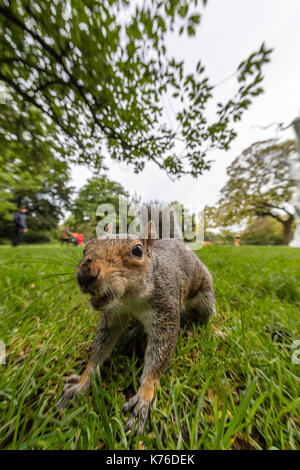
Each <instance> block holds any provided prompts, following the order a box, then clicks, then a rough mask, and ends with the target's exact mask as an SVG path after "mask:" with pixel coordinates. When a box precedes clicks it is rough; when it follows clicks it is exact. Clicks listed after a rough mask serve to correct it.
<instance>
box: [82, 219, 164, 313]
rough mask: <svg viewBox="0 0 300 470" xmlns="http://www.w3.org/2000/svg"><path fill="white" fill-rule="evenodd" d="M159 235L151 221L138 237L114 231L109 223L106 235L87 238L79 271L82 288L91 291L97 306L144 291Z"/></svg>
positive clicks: (85, 291) (94, 303)
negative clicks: (88, 239)
mask: <svg viewBox="0 0 300 470" xmlns="http://www.w3.org/2000/svg"><path fill="white" fill-rule="evenodd" d="M156 238H157V235H156V231H155V227H154V223H153V222H152V221H150V222H148V224H147V226H146V228H145V230H144V231H143V232H142V234H141V236H140V238H139V239H133V238H130V237H129V236H127V237H126V238H123V236H120V235H119V236H117V235H112V226H111V225H109V226H108V229H107V230H106V233H105V235H104V236H103V237H101V238H94V239H92V240H90V241H88V242H87V244H86V247H85V250H84V254H83V258H82V260H81V262H80V263H79V265H78V266H77V269H76V275H77V281H78V284H79V286H80V288H81V290H82V292H84V293H88V294H91V304H92V306H93V307H94V308H95V309H96V310H100V309H102V308H105V307H110V306H112V305H113V304H115V303H116V302H118V300H120V299H121V298H122V297H124V295H126V294H130V293H132V294H133V295H141V294H143V293H145V281H146V279H147V275H148V272H149V268H150V264H151V257H152V246H153V243H154V242H155V239H156Z"/></svg>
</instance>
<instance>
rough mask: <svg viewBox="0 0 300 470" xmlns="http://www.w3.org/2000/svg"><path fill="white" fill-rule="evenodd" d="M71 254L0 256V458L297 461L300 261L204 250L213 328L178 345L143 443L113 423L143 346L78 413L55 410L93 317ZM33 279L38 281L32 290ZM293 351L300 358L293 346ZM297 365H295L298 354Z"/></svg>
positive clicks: (123, 347)
mask: <svg viewBox="0 0 300 470" xmlns="http://www.w3.org/2000/svg"><path fill="white" fill-rule="evenodd" d="M80 253H81V249H79V248H78V249H76V248H74V247H68V248H67V247H64V248H60V247H58V246H53V245H52V246H50V245H47V246H46V245H43V246H22V247H19V248H17V249H13V248H10V247H3V246H2V247H0V258H1V259H0V263H1V277H0V284H1V304H0V340H2V341H4V342H5V344H6V351H7V360H6V364H5V365H0V371H1V373H0V446H1V447H2V448H6V449H129V448H132V449H274V448H277V449H297V448H298V449H299V448H300V398H299V382H300V380H299V375H300V365H297V364H293V362H295V361H292V355H293V352H294V356H295V355H296V356H297V354H296V352H295V349H293V347H295V343H294V345H293V342H294V341H295V340H300V321H299V320H300V314H299V310H300V249H295V248H288V247H241V248H235V247H205V248H204V249H203V250H201V251H200V252H199V256H200V257H201V259H202V260H203V261H204V262H205V263H206V264H207V266H208V268H209V269H210V270H211V272H212V274H213V276H214V283H215V290H216V298H217V316H216V317H215V319H214V324H215V325H216V326H217V327H218V328H219V329H220V330H221V331H222V332H223V333H224V334H225V335H226V339H225V340H224V339H222V338H220V337H219V336H217V335H216V334H215V333H213V331H212V329H211V327H207V328H205V327H200V326H194V327H193V328H192V329H191V330H184V331H182V332H181V333H180V337H179V340H178V343H177V348H176V351H175V354H174V356H173V358H172V361H171V364H170V366H169V367H168V370H167V372H166V373H165V375H164V376H163V378H162V381H161V387H160V389H159V393H158V400H157V406H156V409H155V410H152V412H151V422H148V424H147V428H146V431H145V434H144V435H143V436H137V437H135V438H133V439H132V438H131V436H130V433H128V434H125V433H124V431H123V424H124V422H125V421H126V419H127V417H126V416H125V415H123V413H122V412H121V408H122V405H123V403H124V401H125V398H128V397H129V396H131V395H132V394H133V393H134V391H135V390H137V388H138V377H139V374H140V373H141V369H142V364H143V361H142V355H143V344H141V343H142V341H141V335H133V336H129V335H127V336H126V337H124V338H123V339H122V341H121V343H120V344H119V346H118V347H117V348H116V349H115V350H114V352H113V354H112V356H111V358H110V360H108V361H107V362H106V363H105V364H104V366H103V368H102V372H101V377H99V378H97V379H96V381H94V383H93V387H92V390H91V391H90V392H88V393H87V394H86V395H85V396H84V397H82V398H81V400H80V401H79V403H78V404H72V405H71V406H70V407H69V408H68V409H66V410H64V411H62V412H58V411H57V410H56V409H55V404H56V402H57V398H58V394H59V393H60V390H61V389H62V387H63V383H64V378H65V377H66V376H68V375H70V374H72V373H81V372H82V370H83V369H84V366H85V364H86V362H87V359H88V354H89V349H90V344H91V341H92V338H93V336H94V329H95V326H96V324H97V320H98V315H99V313H97V312H95V311H93V310H92V309H91V307H89V305H88V300H87V298H86V297H85V296H84V295H82V294H80V292H79V290H78V288H77V286H76V283H75V280H74V278H73V276H72V275H66V276H58V277H51V276H52V275H54V274H58V273H71V272H72V271H73V270H74V267H75V265H76V260H77V259H78V258H79V257H80ZM39 278H40V280H39ZM298 349H300V346H298ZM298 357H299V359H300V353H299V354H298Z"/></svg>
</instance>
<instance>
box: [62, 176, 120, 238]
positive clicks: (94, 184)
mask: <svg viewBox="0 0 300 470" xmlns="http://www.w3.org/2000/svg"><path fill="white" fill-rule="evenodd" d="M119 197H122V198H124V199H128V198H129V193H128V192H127V191H126V190H125V189H124V188H123V186H122V185H121V184H119V183H117V182H116V181H112V180H110V179H109V178H108V177H107V176H106V175H102V176H95V177H93V178H90V179H89V180H88V181H87V182H86V184H85V185H84V186H83V187H82V188H81V189H80V191H79V192H78V195H77V197H76V198H75V199H74V202H73V204H72V216H71V217H70V218H69V219H68V220H67V221H66V224H67V225H70V227H71V230H73V231H79V232H82V233H83V234H84V236H85V238H86V239H89V238H93V237H95V236H96V226H97V223H98V222H99V221H100V220H101V218H102V217H98V216H96V211H97V208H98V206H99V205H101V204H112V205H113V206H114V208H115V210H116V216H117V229H118V228H119ZM103 217H104V216H103Z"/></svg>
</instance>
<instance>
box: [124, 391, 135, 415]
mask: <svg viewBox="0 0 300 470" xmlns="http://www.w3.org/2000/svg"><path fill="white" fill-rule="evenodd" d="M138 399H139V396H138V394H136V395H134V396H133V397H132V398H130V400H128V401H127V402H126V403H125V404H124V405H123V407H122V411H123V412H124V413H128V412H129V411H131V410H132V409H133V408H134V407H135V405H136V404H137V402H138Z"/></svg>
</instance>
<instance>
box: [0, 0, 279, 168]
mask: <svg viewBox="0 0 300 470" xmlns="http://www.w3.org/2000/svg"><path fill="white" fill-rule="evenodd" d="M202 4H204V5H205V4H206V0H202ZM198 9H199V2H198V0H172V1H171V0H170V1H157V0H149V1H143V2H136V6H135V8H133V7H132V6H130V2H129V1H128V0H88V1H85V2H80V1H76V2H75V1H74V2H73V1H72V2H70V1H68V0H61V1H56V2H46V1H37V0H5V2H2V3H1V5H0V33H1V34H0V80H2V81H3V82H4V83H5V84H6V85H7V86H8V87H9V89H10V92H11V94H12V97H13V100H14V110H15V112H16V113H17V114H19V113H20V112H21V111H22V107H23V105H24V102H26V103H29V104H31V105H34V106H35V107H36V108H37V109H39V110H40V111H41V113H42V115H43V117H44V118H47V119H48V120H49V122H51V124H52V125H53V129H54V131H55V135H56V141H57V142H58V143H59V144H60V145H61V146H64V147H66V149H67V152H66V153H64V157H65V158H68V161H74V162H76V163H83V162H85V163H89V164H91V163H92V164H94V165H95V166H96V167H97V168H98V169H99V168H100V167H101V166H103V155H104V154H105V150H106V151H108V152H109V155H110V156H111V158H113V159H116V160H122V161H125V162H127V163H130V164H133V165H134V168H135V171H140V170H142V169H143V168H144V165H145V162H146V161H147V160H149V161H153V162H155V163H156V164H157V165H158V166H159V167H160V168H162V169H164V170H166V171H167V172H169V173H170V174H173V175H182V174H185V173H188V174H192V175H193V176H197V175H199V174H201V173H202V172H203V170H206V169H207V168H209V166H210V162H209V161H208V160H207V151H208V149H211V148H221V149H225V150H227V149H228V148H229V146H230V143H231V141H232V140H233V139H234V137H235V136H236V132H235V130H234V123H235V122H236V121H238V120H240V119H241V117H242V114H243V112H244V111H245V110H246V109H247V108H248V107H249V106H250V104H251V100H252V99H253V97H255V96H257V95H259V94H260V93H262V91H263V89H262V88H261V82H262V79H263V76H262V66H263V65H264V64H265V63H266V62H268V61H269V57H270V52H271V50H270V49H267V48H266V47H265V45H264V44H262V46H261V47H260V48H259V49H258V50H257V51H255V52H254V53H252V54H251V55H250V56H249V58H248V59H247V60H245V61H243V62H242V63H241V64H240V66H239V67H238V70H237V74H236V77H237V82H238V83H237V91H236V93H235V95H234V97H233V98H232V99H229V100H228V101H226V102H224V103H219V104H218V105H217V108H216V117H215V118H214V119H212V121H210V122H209V121H208V118H207V113H206V108H207V105H208V104H209V102H210V101H211V99H212V97H213V86H212V85H211V84H210V81H209V79H208V77H206V76H205V68H204V66H203V65H202V63H201V61H199V62H198V64H197V66H196V69H195V71H194V72H193V73H192V74H191V73H190V74H186V72H185V70H184V63H183V62H180V61H178V60H176V58H173V57H169V55H168V52H167V46H166V38H167V36H168V35H169V33H172V32H174V33H175V34H183V33H187V34H188V35H190V36H193V35H194V34H195V28H196V27H197V25H198V24H199V22H200V13H199V11H198ZM166 93H169V94H172V95H173V97H174V99H175V100H177V102H178V106H179V107H178V109H179V110H178V112H177V113H176V119H177V122H178V130H177V131H176V132H175V131H174V130H173V129H170V128H169V127H168V125H166V123H165V122H164V120H163V106H162V101H161V98H162V96H163V95H164V94H166ZM37 129H38V128H37ZM176 139H179V140H180V141H182V146H183V148H184V151H183V152H182V154H180V155H179V154H178V151H176V148H175V142H176Z"/></svg>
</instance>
